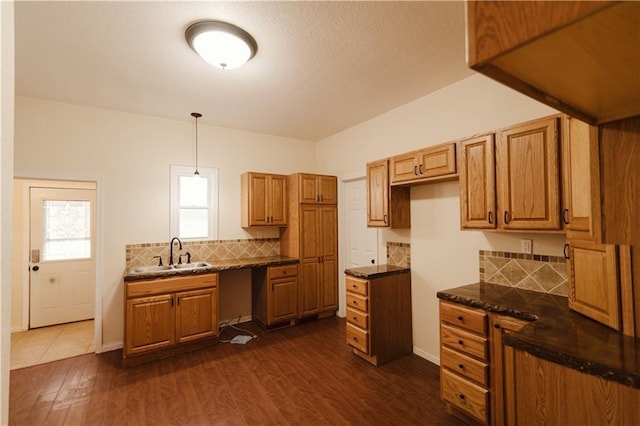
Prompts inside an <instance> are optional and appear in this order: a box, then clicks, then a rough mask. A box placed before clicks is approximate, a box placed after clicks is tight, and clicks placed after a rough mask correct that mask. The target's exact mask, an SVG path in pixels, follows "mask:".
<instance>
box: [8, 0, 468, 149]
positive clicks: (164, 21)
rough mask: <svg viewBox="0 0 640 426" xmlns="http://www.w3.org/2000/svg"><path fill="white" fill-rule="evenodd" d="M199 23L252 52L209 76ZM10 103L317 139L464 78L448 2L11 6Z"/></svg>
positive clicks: (459, 22)
mask: <svg viewBox="0 0 640 426" xmlns="http://www.w3.org/2000/svg"><path fill="white" fill-rule="evenodd" d="M203 19H215V20H221V21H226V22H229V23H232V24H235V25H238V26H240V27H241V28H243V29H244V30H246V31H248V32H249V33H250V34H251V35H252V36H253V37H254V38H255V39H256V41H257V43H258V53H257V54H256V56H255V57H254V58H253V59H252V60H251V61H249V62H248V63H247V64H246V65H245V66H244V67H242V68H239V69H236V70H227V71H223V70H219V69H217V68H214V67H212V66H210V65H208V64H207V63H206V62H204V61H203V60H202V59H201V58H200V57H198V56H197V55H196V54H195V53H194V52H193V51H192V50H191V49H190V48H189V46H188V45H187V43H186V41H185V39H184V31H185V29H186V28H187V27H188V26H189V24H191V23H193V22H195V21H198V20H203ZM15 26H16V94H18V95H24V96H31V97H37V98H45V99H53V100H57V101H62V102H69V103H75V104H81V105H90V106H96V107H100V108H108V109H115V110H120V111H126V112H132V113H139V114H145V115H152V116H159V117H167V118H173V119H179V120H185V121H190V120H192V118H191V117H190V115H189V114H190V113H191V112H192V111H198V112H201V113H202V114H203V118H202V119H201V122H205V123H208V124H212V125H217V126H223V127H230V128H236V129H242V130H248V131H254V132H259V133H266V134H273V135H280V136H287V137H294V138H300V139H306V140H311V141H317V140H321V139H323V138H325V137H328V136H330V135H332V134H335V133H337V132H339V131H341V130H344V129H347V128H349V127H352V126H354V125H356V124H358V123H361V122H363V121H366V120H368V119H370V118H373V117H375V116H376V115H379V114H381V113H384V112H386V111H388V110H391V109H393V108H395V107H397V106H400V105H402V104H405V103H407V102H409V101H411V100H413V99H417V98H419V97H421V96H424V95H426V94H428V93H431V92H433V91H435V90H438V89H439V88H441V87H444V86H447V85H449V84H451V83H454V82H456V81H458V80H461V79H463V78H465V77H467V76H469V75H471V74H472V71H470V70H469V69H468V68H467V67H466V65H465V61H464V4H463V3H462V2H308V1H298V2H270V1H267V2H244V1H235V2H180V1H170V2H51V1H47V2H17V3H16V4H15Z"/></svg>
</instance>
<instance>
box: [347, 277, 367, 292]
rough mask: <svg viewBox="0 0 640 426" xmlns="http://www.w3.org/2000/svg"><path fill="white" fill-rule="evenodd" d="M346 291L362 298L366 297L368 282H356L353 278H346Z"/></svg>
mask: <svg viewBox="0 0 640 426" xmlns="http://www.w3.org/2000/svg"><path fill="white" fill-rule="evenodd" d="M347 291H350V292H352V293H357V294H361V295H363V296H368V295H369V281H364V280H357V279H355V278H350V277H347Z"/></svg>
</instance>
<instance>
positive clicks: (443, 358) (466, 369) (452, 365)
mask: <svg viewBox="0 0 640 426" xmlns="http://www.w3.org/2000/svg"><path fill="white" fill-rule="evenodd" d="M440 366H441V367H446V368H448V369H449V370H451V371H455V372H456V373H458V374H460V375H462V376H465V377H466V378H468V379H471V380H473V381H474V382H477V383H479V384H481V385H484V386H487V384H488V383H489V380H488V379H489V366H488V365H487V363H485V362H481V361H477V360H475V359H473V358H471V357H468V356H466V355H463V354H462V353H460V352H457V351H454V350H452V349H449V348H446V347H444V346H443V347H442V350H441V351H440Z"/></svg>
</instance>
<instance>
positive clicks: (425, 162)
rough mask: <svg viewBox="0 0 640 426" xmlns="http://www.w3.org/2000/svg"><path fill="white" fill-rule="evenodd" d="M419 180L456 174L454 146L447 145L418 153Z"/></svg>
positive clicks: (453, 144)
mask: <svg viewBox="0 0 640 426" xmlns="http://www.w3.org/2000/svg"><path fill="white" fill-rule="evenodd" d="M416 160H417V162H418V175H419V177H420V178H430V177H435V176H445V175H449V174H454V173H455V172H456V144H455V143H448V144H442V145H438V146H434V147H431V148H424V149H422V150H420V151H418V154H417V157H416Z"/></svg>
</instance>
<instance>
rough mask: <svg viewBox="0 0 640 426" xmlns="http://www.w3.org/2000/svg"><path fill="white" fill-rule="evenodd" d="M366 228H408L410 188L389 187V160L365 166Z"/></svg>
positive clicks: (409, 222)
mask: <svg viewBox="0 0 640 426" xmlns="http://www.w3.org/2000/svg"><path fill="white" fill-rule="evenodd" d="M367 226H369V227H375V228H410V227H411V207H410V188H409V187H406V186H390V185H389V160H388V159H386V158H385V159H384V160H379V161H374V162H371V163H368V164H367Z"/></svg>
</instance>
